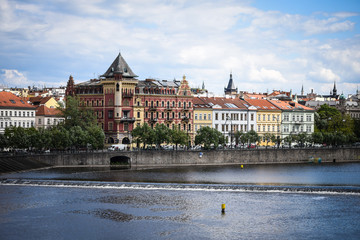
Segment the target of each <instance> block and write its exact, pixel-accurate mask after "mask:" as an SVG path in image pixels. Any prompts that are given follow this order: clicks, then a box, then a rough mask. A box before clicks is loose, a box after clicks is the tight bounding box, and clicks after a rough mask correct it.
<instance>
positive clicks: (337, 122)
mask: <svg viewBox="0 0 360 240" xmlns="http://www.w3.org/2000/svg"><path fill="white" fill-rule="evenodd" d="M315 131H320V132H331V133H334V132H342V133H344V134H351V133H353V132H354V121H353V119H352V118H351V117H350V116H349V115H347V114H345V115H343V114H341V112H340V111H339V110H337V109H336V108H334V107H330V106H328V105H327V104H324V105H321V107H320V108H319V109H318V110H317V112H316V114H315Z"/></svg>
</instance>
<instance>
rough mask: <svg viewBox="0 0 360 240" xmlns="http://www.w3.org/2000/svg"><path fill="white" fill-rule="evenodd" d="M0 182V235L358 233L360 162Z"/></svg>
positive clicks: (38, 176)
mask: <svg viewBox="0 0 360 240" xmlns="http://www.w3.org/2000/svg"><path fill="white" fill-rule="evenodd" d="M0 178H1V179H2V180H1V181H0V236H1V239H358V236H360V224H359V223H360V190H359V188H360V164H359V163H353V164H321V165H311V164H309V165H305V164H304V165H272V166H265V165H254V166H251V165H246V166H244V169H241V168H240V167H237V166H226V167H182V168H168V169H152V170H151V169H148V170H115V171H114V170H110V169H108V168H58V169H48V170H41V171H32V172H24V173H16V174H6V175H0ZM222 203H224V204H226V212H225V214H222V213H221V204H222Z"/></svg>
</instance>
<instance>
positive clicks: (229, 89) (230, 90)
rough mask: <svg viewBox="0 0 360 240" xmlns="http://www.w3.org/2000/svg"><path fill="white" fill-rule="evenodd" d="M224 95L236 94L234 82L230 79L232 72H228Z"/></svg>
mask: <svg viewBox="0 0 360 240" xmlns="http://www.w3.org/2000/svg"><path fill="white" fill-rule="evenodd" d="M224 91H225V94H237V88H235V85H234V81H233V79H232V72H230V79H229V83H228V85H227V88H225V89H224Z"/></svg>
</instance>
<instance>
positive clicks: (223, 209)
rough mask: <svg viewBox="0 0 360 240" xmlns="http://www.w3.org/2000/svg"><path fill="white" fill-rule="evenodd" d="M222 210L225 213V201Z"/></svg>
mask: <svg viewBox="0 0 360 240" xmlns="http://www.w3.org/2000/svg"><path fill="white" fill-rule="evenodd" d="M221 212H222V213H225V203H223V204H221Z"/></svg>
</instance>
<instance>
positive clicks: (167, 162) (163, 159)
mask: <svg viewBox="0 0 360 240" xmlns="http://www.w3.org/2000/svg"><path fill="white" fill-rule="evenodd" d="M115 156H126V157H128V158H130V161H131V168H146V167H172V166H190V165H224V164H279V163H306V162H308V161H309V159H310V158H311V157H312V158H314V159H317V158H321V162H335V161H336V162H360V148H334V149H333V148H330V149H258V150H257V149H255V150H254V149H251V150H218V151H132V152H127V151H119V152H93V153H92V152H89V153H77V154H65V153H64V154H58V153H56V154H55V153H54V154H46V155H24V156H11V157H6V156H3V157H0V173H1V172H8V171H9V170H4V169H2V168H1V163H2V162H4V163H5V162H6V164H7V165H8V164H9V162H15V161H14V159H16V162H17V163H19V162H22V163H27V162H29V161H31V162H39V163H42V164H46V166H49V165H50V166H110V159H111V158H112V157H115ZM10 164H11V163H10ZM24 165H26V164H24ZM30 166H32V165H30ZM33 168H36V167H33ZM29 169H32V168H31V167H28V168H24V169H22V170H29ZM14 170H15V169H14ZM15 171H17V170H15Z"/></svg>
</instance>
